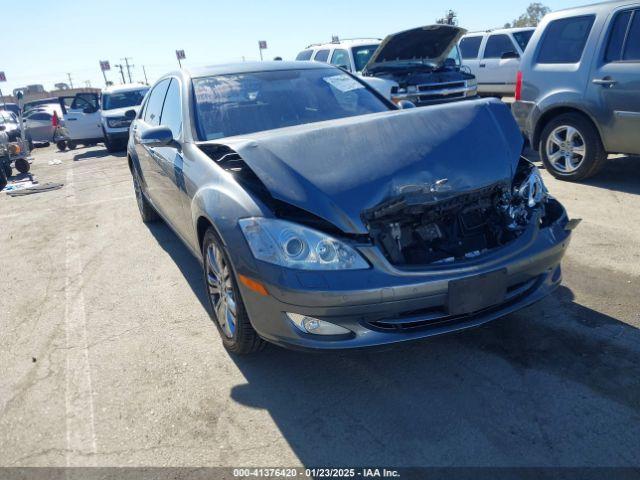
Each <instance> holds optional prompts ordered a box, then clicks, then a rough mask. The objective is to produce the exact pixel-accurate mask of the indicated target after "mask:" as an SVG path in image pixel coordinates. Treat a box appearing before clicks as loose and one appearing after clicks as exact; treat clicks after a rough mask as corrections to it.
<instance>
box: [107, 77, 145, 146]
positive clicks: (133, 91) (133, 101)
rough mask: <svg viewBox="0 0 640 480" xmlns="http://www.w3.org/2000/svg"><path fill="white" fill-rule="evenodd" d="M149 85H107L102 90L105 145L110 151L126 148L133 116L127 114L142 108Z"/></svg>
mask: <svg viewBox="0 0 640 480" xmlns="http://www.w3.org/2000/svg"><path fill="white" fill-rule="evenodd" d="M148 91H149V87H147V86H146V85H141V84H128V85H117V86H112V87H107V88H106V89H105V90H104V91H103V92H102V114H101V122H102V133H103V135H104V145H105V147H107V150H108V151H109V152H115V151H118V150H126V148H127V141H128V139H129V126H130V125H131V120H132V118H133V117H135V115H133V116H132V117H128V116H126V115H125V114H126V113H127V112H128V111H131V110H132V111H133V112H135V113H136V114H137V113H138V111H139V110H140V104H141V103H142V99H143V98H144V96H145V94H146V93H147V92H148Z"/></svg>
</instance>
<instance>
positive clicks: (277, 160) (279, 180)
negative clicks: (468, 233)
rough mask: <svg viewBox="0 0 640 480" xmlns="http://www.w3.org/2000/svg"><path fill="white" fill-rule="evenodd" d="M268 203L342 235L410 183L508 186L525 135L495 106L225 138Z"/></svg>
mask: <svg viewBox="0 0 640 480" xmlns="http://www.w3.org/2000/svg"><path fill="white" fill-rule="evenodd" d="M202 143H207V144H218V145H226V146H228V147H229V148H231V149H233V150H235V151H236V152H237V153H238V154H239V155H240V156H241V157H242V159H243V160H244V162H245V163H246V164H247V165H248V166H249V167H250V168H251V169H252V170H253V171H254V173H255V174H256V175H257V176H258V178H259V179H260V180H261V181H262V182H263V183H264V185H265V186H266V188H267V189H268V190H269V192H270V193H271V195H272V196H273V197H274V198H277V199H279V200H282V201H284V202H288V203H290V204H292V205H295V206H297V207H299V208H302V209H304V210H307V211H308V212H311V213H313V214H315V215H317V216H319V217H321V218H323V219H325V220H327V221H328V222H331V223H332V224H334V225H335V226H336V227H338V228H340V229H341V230H342V231H343V232H345V233H357V234H365V233H367V229H366V227H365V225H364V222H363V219H362V213H363V211H364V210H367V209H369V208H371V207H374V206H376V205H378V204H380V203H382V202H383V201H385V200H387V199H389V198H391V197H393V196H395V195H398V194H400V193H401V192H402V191H403V190H407V189H414V188H415V187H416V186H418V187H423V186H430V185H434V184H435V182H437V181H439V180H443V179H447V180H446V185H447V190H448V192H447V193H448V194H455V193H457V192H464V191H467V190H473V189H476V188H480V187H485V186H488V185H492V184H494V183H496V182H498V181H511V178H512V176H513V172H514V171H515V168H516V166H517V163H518V160H519V157H520V152H521V149H522V143H523V141H522V135H521V134H520V131H519V129H518V126H517V125H516V123H515V121H514V119H513V117H512V116H511V113H510V112H509V110H508V108H507V107H506V106H505V105H504V104H502V103H501V102H499V101H497V100H488V99H487V100H470V101H464V102H458V103H455V104H446V105H434V106H431V107H425V108H414V109H408V110H399V111H390V112H384V113H378V114H371V115H363V116H359V117H351V118H345V119H339V120H333V121H329V122H322V123H315V124H307V125H300V126H296V127H289V128H283V129H278V130H271V131H267V132H260V133H255V134H250V135H245V136H242V137H230V138H227V139H220V140H215V141H210V142H202Z"/></svg>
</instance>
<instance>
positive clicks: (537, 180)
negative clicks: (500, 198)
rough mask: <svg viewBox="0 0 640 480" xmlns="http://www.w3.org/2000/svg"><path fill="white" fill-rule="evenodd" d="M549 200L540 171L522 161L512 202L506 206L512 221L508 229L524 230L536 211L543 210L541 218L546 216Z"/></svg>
mask: <svg viewBox="0 0 640 480" xmlns="http://www.w3.org/2000/svg"><path fill="white" fill-rule="evenodd" d="M548 199H549V192H548V190H547V187H546V186H545V184H544V181H543V180H542V176H541V175H540V170H538V168H537V167H536V166H535V165H533V164H532V163H531V162H529V161H528V160H524V159H523V160H521V161H520V164H519V165H518V170H517V171H516V175H515V178H514V181H513V186H512V192H511V200H510V201H509V202H508V203H507V206H506V210H507V211H508V215H509V217H510V218H511V220H512V222H511V223H510V224H509V225H508V228H509V229H510V230H520V229H522V228H524V227H525V226H526V225H527V224H528V223H529V221H530V220H531V216H532V212H533V211H534V210H535V209H538V208H542V213H541V217H542V216H544V213H545V212H544V205H545V203H546V202H547V200H548Z"/></svg>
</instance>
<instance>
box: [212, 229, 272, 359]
mask: <svg viewBox="0 0 640 480" xmlns="http://www.w3.org/2000/svg"><path fill="white" fill-rule="evenodd" d="M202 258H203V259H204V284H205V288H206V290H207V298H208V299H209V307H210V309H209V312H210V315H211V319H212V320H213V322H214V323H215V324H216V327H217V328H218V333H219V334H220V338H221V339H222V344H223V345H224V348H225V349H226V350H227V351H228V352H230V353H234V354H237V355H247V354H250V353H255V352H258V351H260V350H262V349H263V348H264V346H265V342H264V340H262V338H260V336H259V335H258V333H257V332H256V331H255V330H254V328H253V326H252V325H251V321H250V320H249V315H248V314H247V310H246V309H245V306H244V302H243V301H242V296H241V294H240V289H239V288H238V283H237V281H236V277H235V273H234V269H233V266H232V265H231V262H230V261H229V255H228V254H227V252H226V250H225V247H224V246H223V244H222V242H221V241H220V239H219V238H218V235H217V234H216V233H215V230H214V229H213V228H211V227H209V228H208V229H207V231H206V232H205V234H204V241H203V242H202ZM216 272H217V273H216ZM234 306H235V315H234V312H233V310H234ZM223 315H224V317H225V319H224V320H223V321H219V316H223ZM232 323H233V325H232Z"/></svg>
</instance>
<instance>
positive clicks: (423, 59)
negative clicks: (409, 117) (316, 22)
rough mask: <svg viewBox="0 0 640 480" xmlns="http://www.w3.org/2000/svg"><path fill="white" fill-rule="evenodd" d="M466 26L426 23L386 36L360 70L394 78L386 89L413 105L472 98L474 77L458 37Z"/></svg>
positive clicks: (385, 78)
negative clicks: (462, 56) (463, 62)
mask: <svg viewBox="0 0 640 480" xmlns="http://www.w3.org/2000/svg"><path fill="white" fill-rule="evenodd" d="M465 32H466V30H464V29H463V28H458V27H454V26H450V25H428V26H425V27H420V28H414V29H412V30H406V31H404V32H400V33H394V34H393V35H389V36H387V37H386V38H385V39H384V41H383V42H382V43H381V44H380V46H379V47H378V49H377V50H376V51H375V52H374V54H373V55H372V56H371V58H370V59H369V62H368V63H367V65H366V66H365V68H364V70H363V71H362V74H363V76H364V78H365V80H367V81H369V80H368V79H369V78H371V77H373V78H378V79H383V80H387V81H392V82H395V83H396V84H397V85H396V86H393V87H392V88H391V90H390V92H389V94H388V95H389V98H391V100H392V101H394V102H396V103H397V102H399V101H401V100H409V101H411V102H412V103H414V104H415V105H416V106H422V105H431V104H434V103H443V102H450V101H457V100H465V99H468V98H473V97H475V96H476V95H477V86H476V79H475V77H474V76H473V75H472V74H471V73H469V71H468V70H466V69H465V68H463V67H462V65H461V61H460V53H459V50H458V40H459V39H460V37H461V36H462V35H464V34H465Z"/></svg>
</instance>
